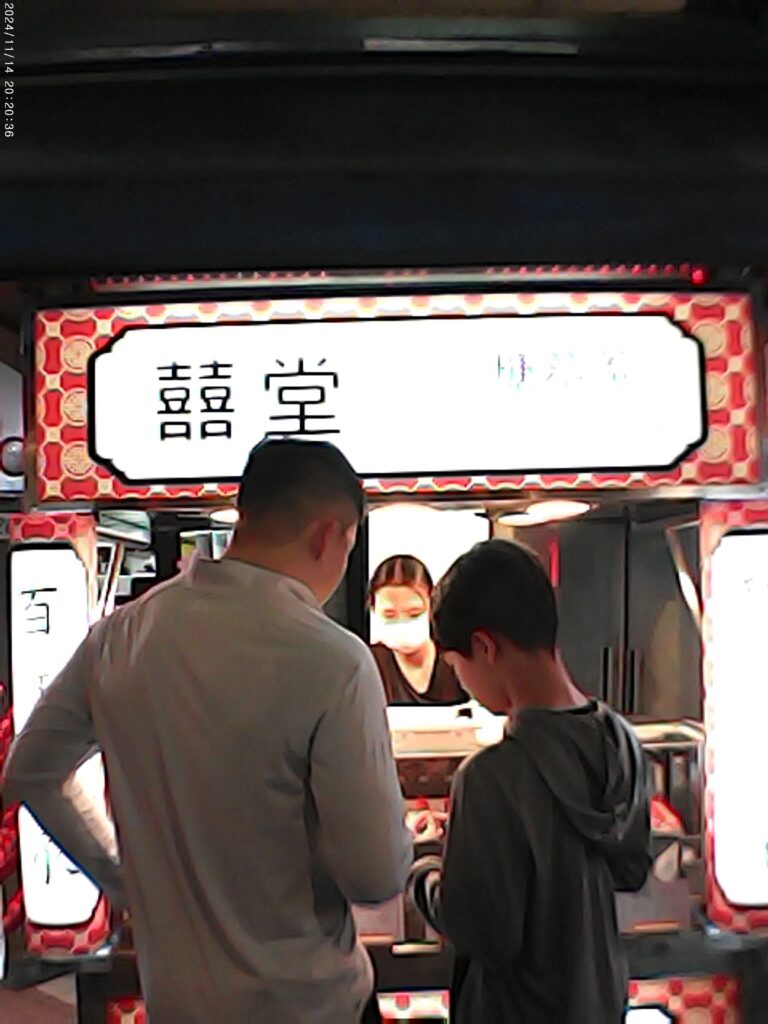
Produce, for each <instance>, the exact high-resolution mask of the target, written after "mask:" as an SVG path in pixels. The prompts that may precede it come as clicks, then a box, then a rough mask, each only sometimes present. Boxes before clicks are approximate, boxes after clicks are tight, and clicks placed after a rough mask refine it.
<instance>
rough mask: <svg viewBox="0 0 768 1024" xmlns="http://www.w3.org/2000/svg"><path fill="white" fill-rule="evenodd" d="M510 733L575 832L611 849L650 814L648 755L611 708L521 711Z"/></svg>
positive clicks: (594, 703)
mask: <svg viewBox="0 0 768 1024" xmlns="http://www.w3.org/2000/svg"><path fill="white" fill-rule="evenodd" d="M508 733H509V735H510V737H511V738H512V739H514V740H515V741H516V742H517V743H518V744H519V745H520V747H522V748H523V750H524V751H525V752H526V754H527V755H528V757H529V758H530V759H531V761H533V763H534V765H535V767H536V769H537V771H538V772H539V774H540V776H541V777H542V779H543V780H544V782H545V784H546V786H547V788H548V789H549V790H550V792H551V793H552V794H553V796H554V797H555V799H556V800H557V802H558V804H559V805H560V807H561V809H562V811H563V813H564V814H565V816H566V817H567V818H568V820H569V821H570V823H571V824H572V825H573V827H574V828H575V829H576V830H577V831H578V832H579V833H580V834H581V835H582V836H584V838H585V839H587V840H588V841H589V842H590V843H592V844H595V845H597V846H599V847H601V848H604V849H606V850H609V849H611V848H614V849H615V848H616V847H617V846H620V845H621V844H622V843H623V842H624V840H625V839H626V838H627V836H628V834H629V833H630V832H632V831H633V826H634V825H635V819H636V818H637V816H638V815H642V814H646V813H647V799H648V789H647V769H646V761H645V756H644V754H643V751H642V748H641V746H640V743H639V741H638V739H637V737H636V736H635V733H634V732H633V730H632V727H631V726H630V725H629V723H628V722H626V721H625V720H624V719H623V718H622V717H621V716H620V715H617V714H616V712H615V711H613V710H612V709H611V708H609V707H608V706H607V705H606V704H603V703H601V702H598V701H591V702H590V703H589V704H587V705H585V706H584V707H582V708H573V709H568V710H563V711H561V710H557V711H554V710H545V709H538V708H536V709H533V708H529V709H526V710H525V711H523V712H521V713H520V715H519V717H518V718H517V720H516V721H515V722H514V724H511V725H510V727H509V730H508Z"/></svg>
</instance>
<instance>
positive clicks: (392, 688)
mask: <svg viewBox="0 0 768 1024" xmlns="http://www.w3.org/2000/svg"><path fill="white" fill-rule="evenodd" d="M371 653H372V654H373V656H374V658H375V659H376V664H377V665H378V666H379V672H380V674H381V682H382V684H383V686H384V693H385V694H386V698H387V704H464V703H465V702H466V701H468V700H469V697H468V696H467V694H466V693H465V692H464V691H463V690H462V688H461V685H460V684H459V680H458V679H457V678H456V673H455V672H454V671H453V669H452V668H451V667H450V665H448V664H447V663H446V662H445V660H444V659H443V657H442V656H441V655H440V654H438V656H437V657H436V658H435V664H434V667H433V669H432V677H431V679H430V680H429V686H428V687H427V689H426V690H425V692H424V693H419V692H418V690H414V688H413V687H412V686H411V684H410V683H409V682H408V680H407V679H406V678H405V676H404V675H403V673H402V671H401V669H400V666H399V665H398V664H397V659H396V658H395V655H394V652H393V651H391V650H390V649H389V648H388V647H387V646H386V645H385V644H372V645H371Z"/></svg>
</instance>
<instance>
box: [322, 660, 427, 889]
mask: <svg viewBox="0 0 768 1024" xmlns="http://www.w3.org/2000/svg"><path fill="white" fill-rule="evenodd" d="M367 653H368V652H365V654H366V655H367ZM310 773H311V774H310V787H311V790H312V794H313V796H314V800H315V806H316V808H317V814H318V820H319V829H320V836H321V843H322V847H323V852H324V854H325V856H326V857H327V859H328V862H329V866H330V868H331V871H332V873H333V876H334V879H335V881H336V884H337V885H338V887H339V889H340V890H341V891H342V892H343V893H344V895H345V896H346V897H347V899H348V900H349V901H350V902H351V903H361V904H365V903H369V904H375V903H383V902H384V901H385V900H388V899H390V898H391V897H393V896H396V895H397V894H398V893H400V892H402V891H403V889H404V888H405V883H406V880H407V878H408V870H409V868H410V866H411V863H412V861H413V840H412V838H411V835H410V833H409V832H408V830H407V828H406V827H405V807H404V804H403V798H402V794H401V792H400V784H399V782H398V779H397V772H396V770H395V763H394V758H393V757H392V740H391V738H390V734H389V727H388V725H387V717H386V705H385V703H384V695H383V692H382V688H381V680H380V679H379V673H378V671H377V669H376V665H375V662H374V661H373V658H372V657H371V656H368V657H366V658H365V660H363V661H362V662H361V664H360V665H359V667H358V669H357V671H356V672H355V673H354V675H353V676H352V678H351V679H350V680H349V682H348V683H347V684H346V685H345V686H344V687H343V688H342V689H341V690H340V693H339V694H338V695H337V697H336V699H335V701H334V703H333V704H332V706H331V707H329V708H328V710H327V711H326V712H325V714H324V715H323V718H322V720H321V721H320V724H319V725H318V727H317V730H316V732H315V736H314V741H313V744H312V751H311V767H310Z"/></svg>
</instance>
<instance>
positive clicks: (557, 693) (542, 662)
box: [510, 652, 589, 714]
mask: <svg viewBox="0 0 768 1024" xmlns="http://www.w3.org/2000/svg"><path fill="white" fill-rule="evenodd" d="M510 698H511V707H512V710H513V712H514V713H515V714H518V713H519V712H520V711H524V710H525V709H526V708H543V709H547V710H550V711H565V710H568V708H576V707H583V706H584V705H585V704H586V703H587V702H588V700H589V698H588V697H587V696H586V694H584V693H582V692H581V690H580V689H579V688H578V687H577V686H576V684H575V683H574V682H573V680H572V679H571V676H570V674H569V672H568V669H567V668H566V667H565V664H564V663H563V660H562V658H561V657H560V654H559V652H558V653H556V654H555V655H554V656H553V655H551V654H547V653H545V652H540V653H537V654H536V655H535V656H532V657H531V664H530V669H529V670H526V672H525V673H521V674H519V675H518V676H517V678H516V680H515V685H514V687H513V688H511V692H510Z"/></svg>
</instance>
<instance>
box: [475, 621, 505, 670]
mask: <svg viewBox="0 0 768 1024" xmlns="http://www.w3.org/2000/svg"><path fill="white" fill-rule="evenodd" d="M498 656H499V645H498V643H497V641H496V639H495V637H494V636H493V635H492V634H491V633H489V632H488V631H487V630H485V629H477V630H475V632H474V633H473V634H472V658H473V660H478V661H481V662H484V663H485V664H487V665H495V664H496V659H497V658H498Z"/></svg>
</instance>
